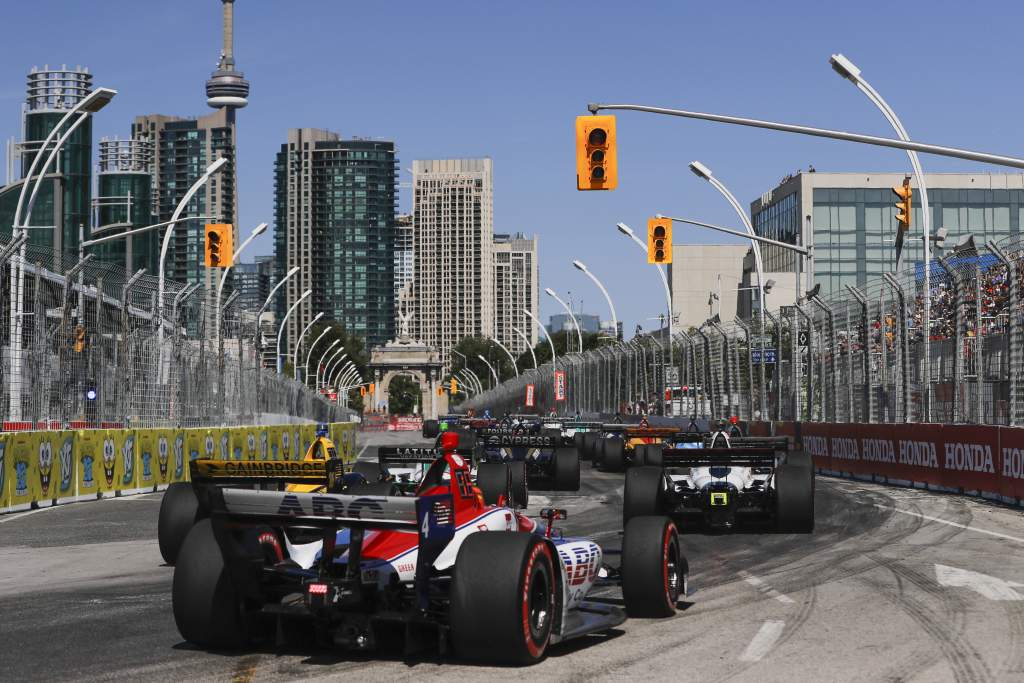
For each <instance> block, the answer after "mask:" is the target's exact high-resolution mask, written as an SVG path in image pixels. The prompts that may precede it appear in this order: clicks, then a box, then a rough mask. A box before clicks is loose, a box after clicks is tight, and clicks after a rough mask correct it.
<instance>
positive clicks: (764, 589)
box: [736, 571, 793, 605]
mask: <svg viewBox="0 0 1024 683" xmlns="http://www.w3.org/2000/svg"><path fill="white" fill-rule="evenodd" d="M736 573H737V574H739V575H740V578H742V579H743V580H744V581H746V582H747V583H749V584H750V585H751V586H753V587H754V588H756V589H757V590H758V591H760V592H761V593H762V594H763V595H767V596H768V597H769V598H775V599H776V600H778V601H779V602H781V603H784V604H786V605H792V604H793V598H791V597H789V596H788V595H783V594H782V593H780V592H779V591H777V590H775V589H774V588H772V587H771V586H769V585H768V584H767V583H765V582H764V581H763V580H761V579H759V578H757V577H756V576H754V575H753V574H750V573H749V572H744V571H740V572H736Z"/></svg>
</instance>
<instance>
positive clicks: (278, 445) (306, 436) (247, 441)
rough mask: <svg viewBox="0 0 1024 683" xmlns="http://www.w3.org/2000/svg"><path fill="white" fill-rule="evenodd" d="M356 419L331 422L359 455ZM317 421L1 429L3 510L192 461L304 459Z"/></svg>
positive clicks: (156, 482)
mask: <svg viewBox="0 0 1024 683" xmlns="http://www.w3.org/2000/svg"><path fill="white" fill-rule="evenodd" d="M355 427H356V425H355V423H352V422H335V423H332V424H330V425H329V434H330V437H331V439H332V440H333V441H334V443H335V444H336V445H337V447H338V453H339V455H340V456H341V457H342V458H343V459H344V460H345V461H346V462H350V461H352V460H354V459H355V457H356V442H355V435H356V431H355ZM315 436H316V426H315V425H313V424H306V425H278V426H271V427H267V426H260V427H224V428H201V429H79V430H64V431H21V432H11V433H0V513H2V512H13V511H16V510H25V509H28V508H31V507H40V506H41V507H45V506H49V505H56V504H59V503H66V502H72V501H82V500H95V499H97V498H103V497H109V496H115V495H118V496H121V495H130V494H133V493H146V492H151V491H156V490H158V489H160V488H163V487H166V486H167V484H170V483H172V482H176V481H187V480H188V467H187V466H186V462H187V461H188V460H195V459H196V458H200V457H203V458H217V459H220V460H298V459H300V458H302V457H303V456H304V455H305V453H306V450H307V449H308V448H309V445H310V444H311V443H312V442H313V439H314V438H315Z"/></svg>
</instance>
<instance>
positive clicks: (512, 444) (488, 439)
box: [480, 430, 562, 448]
mask: <svg viewBox="0 0 1024 683" xmlns="http://www.w3.org/2000/svg"><path fill="white" fill-rule="evenodd" d="M480 438H481V440H482V441H483V445H484V447H485V448H558V447H560V446H561V445H562V438H561V437H560V436H558V437H554V436H546V435H544V434H521V433H518V434H517V433H508V432H507V431H506V430H495V431H493V432H492V431H491V430H485V431H484V432H483V433H482V434H481V435H480Z"/></svg>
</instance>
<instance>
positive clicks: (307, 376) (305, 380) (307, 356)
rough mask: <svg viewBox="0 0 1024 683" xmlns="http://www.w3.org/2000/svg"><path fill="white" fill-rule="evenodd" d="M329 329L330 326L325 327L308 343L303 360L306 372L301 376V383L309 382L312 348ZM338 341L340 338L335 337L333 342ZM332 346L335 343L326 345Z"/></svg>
mask: <svg viewBox="0 0 1024 683" xmlns="http://www.w3.org/2000/svg"><path fill="white" fill-rule="evenodd" d="M330 331H331V328H330V327H325V328H324V331H323V332H321V333H320V336H319V337H317V338H316V339H314V340H313V343H312V344H310V345H309V348H308V349H307V350H306V362H305V367H306V372H305V374H304V375H303V377H302V383H303V384H309V359H310V358H312V356H313V349H315V348H316V345H317V344H319V343H320V340H321V339H323V338H324V337H326V336H327V333H328V332H330ZM338 341H341V340H340V339H336V340H335V342H338ZM334 346H335V344H331V346H330V347H328V348H333V347H334ZM314 388H315V387H314Z"/></svg>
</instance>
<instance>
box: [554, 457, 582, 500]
mask: <svg viewBox="0 0 1024 683" xmlns="http://www.w3.org/2000/svg"><path fill="white" fill-rule="evenodd" d="M551 460H552V462H551V468H552V471H553V472H552V473H553V474H554V480H555V490H556V491H579V490H580V456H579V453H577V452H576V449H575V448H557V449H555V453H554V455H552V456H551Z"/></svg>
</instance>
